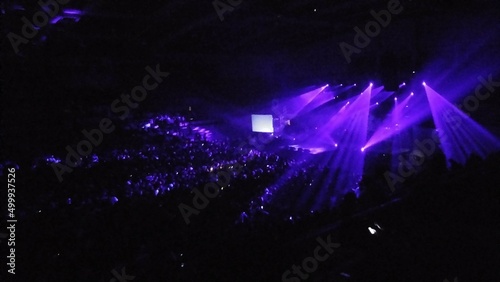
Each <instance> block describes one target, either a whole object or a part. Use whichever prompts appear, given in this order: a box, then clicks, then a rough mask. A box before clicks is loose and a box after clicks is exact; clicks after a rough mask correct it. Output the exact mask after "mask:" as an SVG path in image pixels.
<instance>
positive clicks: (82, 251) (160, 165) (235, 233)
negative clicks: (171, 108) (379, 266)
mask: <svg viewBox="0 0 500 282" xmlns="http://www.w3.org/2000/svg"><path fill="white" fill-rule="evenodd" d="M127 130H128V131H129V133H130V136H134V138H132V139H131V141H129V142H127V143H125V144H115V145H116V146H114V147H113V146H111V149H105V150H101V151H98V152H95V153H94V154H93V155H91V156H89V157H87V158H86V159H85V160H84V161H83V162H82V165H81V166H80V167H77V168H75V169H74V171H73V172H72V173H71V174H68V176H67V177H66V178H65V180H64V181H63V182H62V183H58V182H57V179H56V177H55V176H54V175H53V173H54V172H53V170H52V168H51V166H50V165H51V163H53V162H57V161H60V160H58V159H57V157H55V156H44V157H43V158H40V159H38V160H36V161H35V162H34V163H33V164H32V167H31V170H30V174H31V175H32V177H30V178H28V179H26V183H25V185H26V186H27V187H26V189H25V191H23V192H22V193H21V192H20V193H19V197H20V199H19V200H20V202H22V203H23V207H22V208H20V216H21V217H22V219H23V220H24V222H26V224H25V225H24V227H22V228H20V230H19V234H21V235H20V238H21V239H22V238H26V240H25V241H22V242H23V243H22V244H21V245H20V247H19V248H20V249H21V250H23V251H25V252H28V250H33V252H32V257H30V259H29V260H28V259H24V260H23V259H22V258H21V259H20V265H22V263H26V265H27V266H26V267H30V268H32V269H33V273H36V275H41V276H43V277H44V279H45V280H39V281H63V280H64V279H66V280H64V281H79V279H83V280H85V279H86V280H89V279H90V280H92V281H109V280H110V279H111V278H112V277H113V276H112V274H111V270H112V269H120V268H121V267H123V266H127V272H129V273H131V274H134V275H136V276H137V277H138V280H137V281H156V280H154V279H163V280H165V279H172V281H193V279H195V280H196V281H216V280H217V281H229V280H238V281H268V280H269V279H277V280H279V279H280V278H281V274H282V271H284V270H286V269H288V268H290V266H291V264H292V263H293V262H295V261H296V260H297V259H300V260H301V259H303V258H304V257H307V256H308V252H310V251H311V250H310V249H308V247H307V246H308V245H307V243H306V244H305V245H304V247H303V248H302V247H297V249H296V250H292V249H290V246H293V245H294V244H296V243H297V240H298V241H299V243H300V242H309V241H311V240H312V241H313V242H314V238H312V239H311V238H309V237H308V236H310V235H308V234H309V233H311V232H314V231H315V230H322V229H323V230H324V229H325V228H326V229H328V227H327V226H329V224H332V223H339V224H340V223H342V222H351V223H342V224H344V225H343V226H345V227H343V228H344V229H341V230H335V231H333V232H334V234H337V235H338V236H339V240H341V241H342V242H341V243H342V244H343V245H345V247H344V248H345V253H344V252H342V251H340V252H339V254H338V257H336V258H334V259H332V260H329V262H328V263H327V265H328V267H329V269H324V270H322V271H321V273H322V274H318V276H316V277H317V278H314V280H312V281H326V280H325V279H330V280H332V279H337V280H338V281H366V280H362V279H360V278H359V277H361V276H362V275H361V274H359V273H361V272H359V273H358V275H361V276H358V280H356V278H355V277H352V278H346V277H347V276H345V275H343V276H342V275H340V276H339V273H340V272H342V271H340V270H339V265H340V266H342V267H344V269H349V270H350V271H352V272H353V273H356V271H359V270H358V267H360V266H362V265H367V264H368V265H369V263H368V262H367V261H366V260H365V259H364V257H366V255H367V254H366V253H363V252H364V251H359V249H358V247H357V245H356V244H359V242H362V241H364V240H370V239H368V238H369V237H365V236H369V233H366V234H364V233H363V234H361V233H360V228H361V227H363V229H364V228H366V227H364V226H365V225H366V224H367V223H366V221H367V218H370V220H372V219H373V220H375V218H378V219H377V220H381V219H380V218H385V220H386V222H391V219H390V217H389V218H388V216H387V215H386V214H387V212H385V213H383V212H380V213H379V212H371V213H370V214H369V215H365V216H364V217H363V219H362V220H358V221H356V220H354V219H353V216H354V215H356V214H357V213H361V212H366V211H367V210H369V209H370V208H377V207H379V206H380V205H381V204H384V203H386V202H387V201H389V200H390V199H391V197H395V196H396V197H399V196H401V194H398V193H394V194H390V191H389V190H388V189H386V188H387V187H382V186H384V185H382V182H383V181H385V179H384V177H383V174H380V175H378V176H367V175H365V176H364V178H363V179H362V180H361V181H360V182H359V186H358V187H356V188H357V189H354V190H352V191H349V192H348V193H346V194H344V195H340V196H338V199H337V200H336V201H337V204H338V205H337V206H335V207H333V208H330V209H325V208H321V205H319V206H318V205H317V204H318V202H317V198H318V197H321V196H322V195H320V194H321V193H322V191H323V190H321V187H326V186H328V185H330V186H331V185H334V182H335V176H336V173H337V172H336V171H332V170H331V168H329V167H325V166H324V165H321V164H320V162H317V159H315V158H314V157H311V158H309V159H306V160H304V159H299V158H293V157H291V156H290V155H287V154H280V153H279V152H265V151H262V150H258V149H256V148H255V146H253V145H250V143H252V142H248V139H246V140H245V139H243V138H239V139H229V138H226V139H223V140H216V139H214V138H211V136H210V135H209V134H205V135H203V134H200V131H201V132H204V133H207V130H203V129H202V128H200V127H199V126H198V128H197V129H196V130H195V126H193V125H191V124H190V122H189V121H187V120H186V119H184V118H182V117H180V116H168V115H158V116H154V117H150V118H147V119H143V120H137V121H135V122H133V123H130V124H129V127H128V128H127ZM202 130H203V131H202ZM431 162H433V163H432V164H431V165H429V166H427V167H428V168H429V169H427V170H424V171H422V172H420V173H419V174H418V175H415V176H413V177H411V178H409V179H408V180H407V181H406V182H405V183H404V185H403V186H404V189H406V190H407V191H409V195H410V196H408V194H407V195H406V196H407V197H408V198H407V199H406V200H405V201H410V202H413V203H426V201H428V198H429V197H430V198H432V199H433V201H436V200H435V199H436V197H437V198H444V195H445V193H444V192H442V191H446V192H447V193H451V194H457V193H463V195H466V194H474V193H477V194H478V195H479V196H477V197H478V199H485V198H486V199H489V200H488V202H485V203H481V205H483V206H484V207H487V208H488V209H489V212H495V211H498V208H495V207H494V204H495V203H498V198H495V197H491V194H492V193H493V194H494V195H497V196H498V193H497V192H496V190H495V189H493V186H492V185H491V184H490V182H489V181H490V180H491V181H492V182H491V183H498V181H497V180H498V175H496V170H495V169H496V168H497V167H498V165H499V164H500V156H499V155H492V156H490V157H489V158H488V159H486V160H480V159H479V160H478V159H476V158H472V159H471V160H470V161H469V163H468V164H467V165H465V166H459V165H455V166H454V167H453V168H452V169H451V170H447V168H446V164H445V162H442V160H441V159H439V158H435V159H434V160H431ZM235 167H238V170H237V171H236V170H234V168H235ZM220 171H227V172H230V177H231V179H230V180H229V181H228V182H227V185H226V186H224V187H222V189H221V191H220V194H219V195H218V196H217V197H216V198H215V199H213V200H211V202H210V204H209V206H208V208H207V209H206V210H202V211H199V214H195V215H194V216H193V217H192V221H191V223H190V224H189V225H186V223H185V221H184V220H183V217H182V215H181V213H180V212H179V208H178V206H179V204H180V203H187V204H189V205H191V203H192V202H193V197H194V195H193V193H192V191H193V189H195V188H197V189H199V190H200V191H203V187H204V185H205V184H207V183H210V182H216V181H217V180H218V176H217V172H220ZM463 179H465V180H464V181H463V182H461V180H463ZM495 181H496V182H495ZM464 183H468V184H470V185H476V184H478V183H481V184H482V185H483V186H484V189H480V188H481V187H477V189H478V190H477V191H475V190H474V189H472V188H470V187H471V186H470V185H468V186H466V185H464ZM332 187H333V186H332ZM424 192H425V193H424ZM455 197H456V198H461V197H462V194H460V195H459V196H456V195H455ZM325 201H326V202H330V201H331V199H326V200H325ZM495 201H496V202H495ZM473 206H474V207H476V206H475V205H473ZM478 206H480V205H479V204H478ZM499 206H500V205H499ZM433 209H436V212H437V210H439V208H438V207H433ZM401 213H402V214H405V216H407V217H415V218H418V217H419V216H421V215H416V214H414V212H413V211H411V210H405V211H404V212H401ZM446 216H450V217H451V215H446ZM382 221H383V219H382ZM353 222H355V223H353ZM388 225H389V224H388ZM360 226H361V227H360ZM393 228H394V231H392V232H393V233H391V234H392V235H391V237H387V238H385V237H384V238H385V239H380V240H381V241H379V242H378V243H379V244H383V242H385V240H387V242H388V241H389V238H394V236H402V235H401V234H399V235H398V233H397V232H401V231H397V230H398V229H397V228H396V227H394V225H393ZM423 229H424V230H425V228H423ZM332 230H334V229H331V230H330V231H332ZM318 232H319V231H318ZM422 232H423V231H422ZM22 234H24V235H22ZM28 234H29V235H28ZM440 236H441V235H440ZM397 238H399V237H397ZM41 240H42V241H44V242H45V243H44V246H45V247H43V248H36V244H37V242H40V241H41ZM398 240H399V239H398ZM415 240H417V239H415ZM300 244H302V243H300ZM405 248H408V252H410V251H411V250H410V249H411V248H410V246H406V245H405ZM354 250H356V251H354ZM358 252H362V253H361V254H359V253H358ZM218 253H220V254H221V256H219V255H217V254H218ZM309 255H310V254H309ZM82 258H85V259H84V260H83V261H82ZM30 260H32V261H30ZM347 261H349V263H347ZM352 261H361V262H360V263H359V264H358V265H356V264H355V265H353V262H352ZM465 261H467V260H465ZM296 262H297V263H299V262H300V261H296ZM462 263H464V261H460V263H457V264H453V266H454V267H456V269H459V268H460V267H458V266H461V265H462ZM76 265H78V267H75V266H76ZM367 269H370V267H369V266H367ZM281 270H282V271H281ZM344 271H347V270H344ZM373 271H377V270H373ZM398 271H402V270H401V269H399V270H398ZM466 274H467V273H466ZM33 275H35V274H33ZM106 275H108V276H106ZM394 275H395V276H394V277H398V278H399V277H403V276H404V274H402V273H400V274H399V275H398V274H394ZM242 276H245V277H243V278H242ZM353 276H355V275H353ZM33 277H35V276H31V277H29V278H33ZM54 277H58V278H57V279H55V278H54ZM61 277H62V278H61ZM139 277H141V279H140V280H139ZM52 278H54V279H52ZM51 279H52V280H51ZM58 279H59V280H58ZM60 279H63V280H60ZM148 279H149V280H148ZM151 279H153V280H151ZM342 279H344V280H342ZM396 280H397V279H396ZM373 281H391V280H390V279H389V280H383V279H379V280H373ZM392 281H395V280H392ZM409 281H419V280H418V279H415V280H409Z"/></svg>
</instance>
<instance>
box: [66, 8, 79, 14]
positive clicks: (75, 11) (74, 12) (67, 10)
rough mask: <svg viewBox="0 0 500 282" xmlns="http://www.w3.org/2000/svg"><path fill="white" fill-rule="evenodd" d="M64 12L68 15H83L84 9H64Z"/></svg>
mask: <svg viewBox="0 0 500 282" xmlns="http://www.w3.org/2000/svg"><path fill="white" fill-rule="evenodd" d="M63 13H64V14H67V15H81V14H82V11H80V10H75V9H64V10H63Z"/></svg>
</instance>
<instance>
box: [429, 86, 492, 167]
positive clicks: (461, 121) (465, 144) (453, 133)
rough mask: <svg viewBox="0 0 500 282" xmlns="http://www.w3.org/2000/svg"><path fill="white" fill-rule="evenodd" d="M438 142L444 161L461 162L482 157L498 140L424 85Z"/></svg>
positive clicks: (488, 152) (489, 151)
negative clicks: (473, 157) (474, 157)
mask: <svg viewBox="0 0 500 282" xmlns="http://www.w3.org/2000/svg"><path fill="white" fill-rule="evenodd" d="M425 91H426V94H427V99H428V101H429V105H430V108H431V112H432V118H433V120H434V124H435V125H436V129H437V131H438V132H439V142H440V144H441V147H442V149H443V152H444V154H445V155H446V157H447V159H448V160H454V161H456V162H459V163H461V164H465V162H466V161H467V159H468V158H469V157H470V156H471V155H472V154H475V155H478V156H480V157H482V158H485V157H486V156H487V155H488V154H490V153H492V152H497V151H499V150H500V141H499V139H498V138H496V137H495V136H493V135H492V134H491V133H490V132H488V131H487V130H486V129H485V128H484V127H482V126H481V125H480V124H478V123H477V122H475V121H474V120H473V119H471V118H470V117H468V116H467V115H466V114H464V113H463V112H462V111H461V110H460V109H458V108H456V107H455V106H454V105H453V104H451V103H450V102H449V101H448V100H446V99H445V98H444V97H443V96H441V95H440V94H439V93H437V92H436V91H435V90H434V89H432V88H431V87H429V86H426V87H425Z"/></svg>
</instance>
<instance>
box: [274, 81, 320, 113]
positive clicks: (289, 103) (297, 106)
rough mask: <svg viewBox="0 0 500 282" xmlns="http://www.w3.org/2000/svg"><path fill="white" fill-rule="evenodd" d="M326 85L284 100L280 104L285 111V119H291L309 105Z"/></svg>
mask: <svg viewBox="0 0 500 282" xmlns="http://www.w3.org/2000/svg"><path fill="white" fill-rule="evenodd" d="M327 87H328V85H325V86H322V87H319V88H316V89H314V90H312V91H309V92H306V93H304V94H302V95H300V96H297V97H293V98H289V99H285V100H283V101H281V102H280V104H282V105H283V106H284V107H285V108H286V109H287V111H286V113H285V116H286V119H293V118H295V117H296V116H297V114H298V113H299V112H300V111H302V110H303V109H304V108H305V107H306V106H307V105H308V104H309V103H311V102H312V101H313V100H314V99H315V98H316V97H317V96H318V95H319V94H320V93H322V92H323V91H324V90H325V89H326V88H327Z"/></svg>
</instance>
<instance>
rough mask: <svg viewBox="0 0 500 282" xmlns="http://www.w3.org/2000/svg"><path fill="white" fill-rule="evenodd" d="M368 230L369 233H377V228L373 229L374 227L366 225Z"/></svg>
mask: <svg viewBox="0 0 500 282" xmlns="http://www.w3.org/2000/svg"><path fill="white" fill-rule="evenodd" d="M368 231H370V234H372V235H373V234H375V233H377V230H375V229H373V228H371V227H368Z"/></svg>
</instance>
